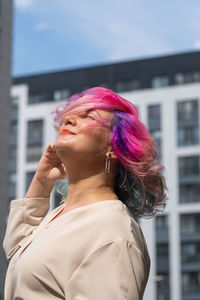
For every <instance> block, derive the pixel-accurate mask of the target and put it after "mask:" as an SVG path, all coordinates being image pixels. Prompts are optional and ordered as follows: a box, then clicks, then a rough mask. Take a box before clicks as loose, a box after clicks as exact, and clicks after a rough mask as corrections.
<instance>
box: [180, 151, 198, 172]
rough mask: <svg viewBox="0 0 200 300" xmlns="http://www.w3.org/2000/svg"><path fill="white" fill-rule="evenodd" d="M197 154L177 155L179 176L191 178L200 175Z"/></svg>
mask: <svg viewBox="0 0 200 300" xmlns="http://www.w3.org/2000/svg"><path fill="white" fill-rule="evenodd" d="M199 159H200V157H199V156H197V155H196V156H186V157H179V160H178V161H179V176H180V177H181V178H191V177H196V176H198V177H199V175H200V172H199V170H200V166H199Z"/></svg>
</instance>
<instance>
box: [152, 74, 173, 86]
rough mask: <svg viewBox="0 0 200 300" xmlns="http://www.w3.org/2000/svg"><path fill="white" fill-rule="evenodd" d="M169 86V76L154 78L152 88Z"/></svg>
mask: <svg viewBox="0 0 200 300" xmlns="http://www.w3.org/2000/svg"><path fill="white" fill-rule="evenodd" d="M168 85H169V77H168V76H167V75H161V76H154V77H153V78H152V80H151V87H152V88H153V89H157V88H161V87H165V86H168Z"/></svg>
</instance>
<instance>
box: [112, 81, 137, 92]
mask: <svg viewBox="0 0 200 300" xmlns="http://www.w3.org/2000/svg"><path fill="white" fill-rule="evenodd" d="M139 88H140V82H139V80H138V79H129V80H123V81H118V82H116V83H115V86H114V89H115V91H116V92H117V93H119V92H126V91H134V90H138V89H139Z"/></svg>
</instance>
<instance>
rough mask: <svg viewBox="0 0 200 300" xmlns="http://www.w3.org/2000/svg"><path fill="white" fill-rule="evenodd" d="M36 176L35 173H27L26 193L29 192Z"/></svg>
mask: <svg viewBox="0 0 200 300" xmlns="http://www.w3.org/2000/svg"><path fill="white" fill-rule="evenodd" d="M34 175H35V171H31V172H27V173H26V191H27V190H28V188H29V186H30V184H31V181H32V179H33V176H34Z"/></svg>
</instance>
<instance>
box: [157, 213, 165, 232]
mask: <svg viewBox="0 0 200 300" xmlns="http://www.w3.org/2000/svg"><path fill="white" fill-rule="evenodd" d="M159 229H168V216H166V215H165V216H156V230H159Z"/></svg>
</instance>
